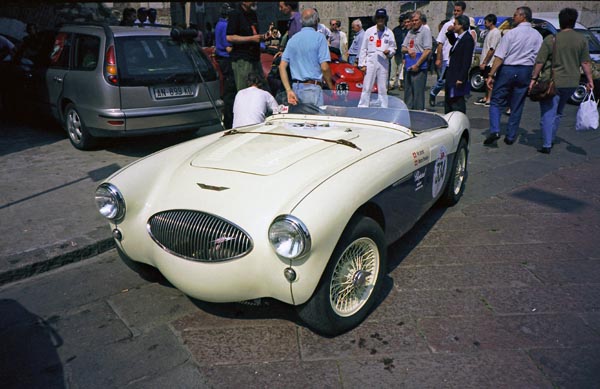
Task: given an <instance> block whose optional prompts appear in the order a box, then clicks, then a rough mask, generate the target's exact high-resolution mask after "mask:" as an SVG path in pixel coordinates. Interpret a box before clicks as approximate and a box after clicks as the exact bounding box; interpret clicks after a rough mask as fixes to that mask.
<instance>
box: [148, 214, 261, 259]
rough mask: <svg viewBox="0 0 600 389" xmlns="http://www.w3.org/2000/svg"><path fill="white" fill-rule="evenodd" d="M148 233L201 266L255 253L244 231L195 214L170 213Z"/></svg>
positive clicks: (151, 221)
mask: <svg viewBox="0 0 600 389" xmlns="http://www.w3.org/2000/svg"><path fill="white" fill-rule="evenodd" d="M148 232H149V233H150V236H151V237H152V239H154V241H155V242H156V243H158V244H159V245H160V246H161V247H162V248H163V249H164V250H166V251H168V252H170V253H171V254H174V255H177V256H179V257H182V258H185V259H189V260H192V261H198V262H219V261H227V260H230V259H235V258H239V257H241V256H244V255H246V254H248V253H249V252H250V251H251V250H252V240H251V239H250V237H249V236H248V234H247V233H246V232H245V231H244V230H242V229H241V228H240V227H238V226H236V225H235V224H233V223H230V222H228V221H226V220H224V219H221V218H220V217H217V216H214V215H211V214H208V213H205V212H200V211H191V210H170V211H164V212H159V213H157V214H154V215H153V216H152V217H150V219H149V220H148Z"/></svg>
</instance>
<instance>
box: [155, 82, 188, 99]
mask: <svg viewBox="0 0 600 389" xmlns="http://www.w3.org/2000/svg"><path fill="white" fill-rule="evenodd" d="M152 93H153V94H154V98H156V99H170V98H173V97H186V96H193V95H194V88H192V86H191V85H177V86H164V87H160V86H155V87H152Z"/></svg>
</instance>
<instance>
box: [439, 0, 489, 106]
mask: <svg viewBox="0 0 600 389" xmlns="http://www.w3.org/2000/svg"><path fill="white" fill-rule="evenodd" d="M465 9H467V3H465V2H464V1H456V2H454V11H453V15H454V17H452V19H450V20H449V21H447V22H446V24H444V26H443V27H442V29H441V30H440V33H439V34H438V36H437V39H436V42H437V58H436V60H435V66H437V68H438V69H440V78H439V79H438V80H437V83H436V84H435V85H434V86H433V87H432V88H431V90H430V91H429V105H430V106H432V107H434V106H435V97H436V96H437V94H438V93H440V91H441V90H442V89H444V85H445V82H444V78H443V77H444V72H445V71H446V68H447V67H448V63H449V61H450V49H451V48H452V45H451V44H450V42H448V38H447V37H446V33H447V32H448V31H454V19H455V18H456V17H458V16H460V15H463V14H464V13H465ZM469 33H470V34H471V36H472V37H473V41H474V42H477V34H476V33H475V31H474V30H469ZM455 36H456V34H455Z"/></svg>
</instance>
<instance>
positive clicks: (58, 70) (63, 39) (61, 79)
mask: <svg viewBox="0 0 600 389" xmlns="http://www.w3.org/2000/svg"><path fill="white" fill-rule="evenodd" d="M72 35H73V34H71V33H68V32H58V33H57V34H56V35H55V36H54V40H53V43H52V49H51V50H50V53H49V54H48V68H47V69H46V72H45V74H44V85H43V86H44V89H45V90H44V91H42V92H43V93H44V95H43V96H40V98H41V99H40V100H41V102H42V103H43V105H44V108H45V110H46V111H48V112H49V113H50V114H52V116H54V117H55V118H56V119H59V120H60V117H61V113H60V100H61V97H62V93H63V88H64V83H65V78H66V77H67V75H68V72H69V68H70V62H71V52H72V49H71V48H72V46H73V44H72V40H73V36H72Z"/></svg>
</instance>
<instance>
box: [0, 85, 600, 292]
mask: <svg viewBox="0 0 600 389" xmlns="http://www.w3.org/2000/svg"><path fill="white" fill-rule="evenodd" d="M434 79H435V77H434V76H430V77H429V80H428V85H432V83H433V80H434ZM392 94H396V95H397V94H398V91H393V92H392ZM480 95H481V94H480V93H474V94H473V97H471V99H470V100H469V101H468V102H467V106H468V108H467V114H468V116H469V118H470V120H471V127H472V133H471V134H472V144H471V150H470V160H469V180H468V183H467V188H466V192H465V195H464V196H463V199H462V200H461V202H460V203H459V204H458V205H457V207H455V209H457V210H460V209H462V208H463V207H465V206H467V205H469V204H472V203H474V202H478V201H482V200H485V199H488V198H493V197H494V196H497V195H499V194H502V193H505V192H508V191H510V190H512V189H513V188H515V187H518V186H522V185H524V184H527V183H529V182H531V181H534V180H537V179H539V178H542V177H545V176H553V175H560V174H561V169H563V168H570V169H571V170H570V171H571V172H572V173H571V174H575V175H577V174H578V169H577V168H576V167H577V166H579V165H581V166H590V165H591V166H593V167H594V169H596V171H600V131H595V132H588V133H577V132H575V131H574V122H575V113H576V107H574V106H567V109H566V115H565V118H563V121H562V124H561V129H560V130H559V134H558V135H559V142H558V144H557V145H556V146H555V148H554V149H553V151H552V154H551V155H542V154H540V153H537V152H536V148H537V147H539V107H538V105H537V104H536V103H532V102H527V105H526V108H525V112H524V114H523V119H522V121H521V128H522V131H521V133H520V134H519V138H518V141H517V142H516V143H515V144H514V145H513V146H506V145H505V144H504V143H502V142H498V147H497V148H485V147H483V146H482V141H483V139H484V138H485V135H486V130H487V128H488V118H487V108H484V107H479V106H475V105H474V104H473V101H475V99H476V98H478V97H479V96H480ZM401 96H403V92H401ZM437 100H438V104H437V106H436V108H435V109H434V110H435V111H436V112H439V113H443V102H442V100H443V98H442V97H439V96H438V99H437ZM426 104H428V101H426ZM428 108H429V107H428ZM505 122H506V117H505V118H504V119H503V125H504V123H505ZM0 124H1V125H2V126H3V134H4V135H5V136H3V138H2V139H0V166H2V167H3V168H2V182H1V183H0V220H2V223H1V224H0V285H2V284H5V283H9V282H12V281H15V280H18V279H22V278H26V277H29V276H31V275H33V274H36V273H40V272H44V271H47V270H49V269H52V268H56V267H59V266H62V265H64V264H67V263H72V262H75V261H79V260H82V259H85V258H90V257H93V256H95V255H97V254H98V253H101V252H104V251H106V250H108V249H110V248H111V247H114V243H113V241H112V238H111V234H110V229H109V227H108V224H107V223H106V222H105V221H104V219H103V218H102V217H101V216H100V215H99V214H98V212H97V210H96V207H95V204H94V199H93V195H94V190H95V188H96V186H97V185H98V183H99V182H100V181H101V180H103V179H104V178H106V177H108V176H109V175H110V174H112V173H113V172H115V171H116V170H118V169H119V168H121V167H124V166H125V165H127V164H128V163H130V162H132V161H134V160H136V159H137V158H140V157H143V156H145V155H148V154H150V153H152V152H154V151H156V150H159V149H161V148H164V147H167V146H169V145H172V144H175V143H177V142H178V141H181V139H178V138H173V137H172V138H168V137H165V138H160V139H158V140H156V139H153V142H152V143H153V144H152V145H150V146H149V145H147V143H148V139H145V140H140V139H139V138H134V139H126V140H125V139H119V140H117V141H115V142H112V143H111V144H109V145H108V146H107V147H106V148H105V149H101V150H98V151H93V152H81V151H78V150H76V149H74V148H73V147H72V146H71V145H70V143H69V141H68V139H66V138H65V134H64V133H63V132H62V130H61V129H59V128H57V127H56V126H49V125H48V124H47V123H43V124H36V125H33V126H30V125H22V124H14V123H6V122H5V123H0ZM582 174H583V173H582ZM591 195H593V194H591Z"/></svg>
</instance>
